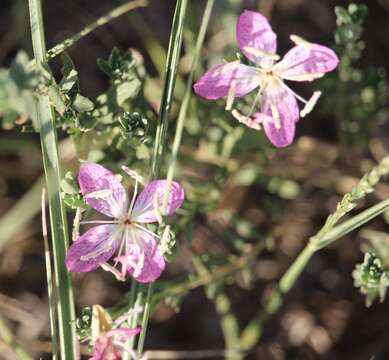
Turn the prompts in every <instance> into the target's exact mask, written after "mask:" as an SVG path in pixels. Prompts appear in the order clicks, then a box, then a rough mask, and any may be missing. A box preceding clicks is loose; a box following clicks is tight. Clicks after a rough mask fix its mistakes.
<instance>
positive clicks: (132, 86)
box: [116, 79, 141, 106]
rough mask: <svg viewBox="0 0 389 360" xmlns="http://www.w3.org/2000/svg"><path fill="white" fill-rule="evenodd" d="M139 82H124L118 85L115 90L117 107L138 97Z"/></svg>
mask: <svg viewBox="0 0 389 360" xmlns="http://www.w3.org/2000/svg"><path fill="white" fill-rule="evenodd" d="M140 87H141V82H140V81H139V80H138V79H133V80H132V81H126V82H123V83H122V84H120V85H118V86H117V88H116V101H117V104H118V105H119V106H122V105H123V104H124V103H125V102H126V101H127V100H130V99H133V98H135V97H136V95H138V92H139V89H140Z"/></svg>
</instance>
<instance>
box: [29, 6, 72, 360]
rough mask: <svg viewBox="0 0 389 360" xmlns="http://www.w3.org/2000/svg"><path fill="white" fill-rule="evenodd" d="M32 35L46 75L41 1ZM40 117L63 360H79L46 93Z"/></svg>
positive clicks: (51, 117)
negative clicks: (77, 357) (77, 359)
mask: <svg viewBox="0 0 389 360" xmlns="http://www.w3.org/2000/svg"><path fill="white" fill-rule="evenodd" d="M29 10H30V22H31V35H32V43H33V50H34V56H35V61H36V69H37V70H38V71H40V72H43V71H42V70H43V68H44V66H45V65H46V64H47V61H46V44H45V36H44V30H43V18H42V4H41V0H29ZM37 115H38V116H37V118H38V122H39V131H40V138H41V147H42V157H43V165H44V169H45V177H46V187H47V192H48V202H49V211H50V225H51V237H52V249H53V257H54V273H55V281H56V284H57V286H58V326H59V343H60V344H59V345H60V353H61V359H66V360H74V359H75V358H76V347H75V344H76V333H75V313H74V302H73V291H72V285H71V277H70V274H69V272H68V271H67V269H66V267H65V254H66V249H67V247H68V244H69V238H68V228H67V221H66V213H65V208H64V205H63V203H62V199H61V195H60V192H59V189H60V186H59V184H60V178H61V175H60V173H61V172H60V165H59V158H58V141H57V133H56V128H55V118H54V111H53V109H52V107H51V104H50V100H49V97H48V95H47V92H46V93H44V91H43V90H42V91H41V92H40V93H39V94H38V102H37Z"/></svg>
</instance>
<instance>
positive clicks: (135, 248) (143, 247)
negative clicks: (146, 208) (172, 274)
mask: <svg viewBox="0 0 389 360" xmlns="http://www.w3.org/2000/svg"><path fill="white" fill-rule="evenodd" d="M129 242H130V244H129V245H128V249H129V253H128V254H126V255H125V256H122V257H121V258H119V261H121V262H122V264H123V265H125V266H127V270H128V272H129V273H130V274H131V275H133V276H134V278H135V279H136V280H137V281H139V282H141V283H149V282H153V281H155V280H156V279H158V278H159V277H160V276H161V273H162V271H163V270H164V269H165V259H164V257H163V255H162V253H161V251H160V249H159V246H158V244H157V242H156V241H155V238H154V237H153V236H152V235H151V234H149V233H148V232H146V231H143V230H139V229H131V232H130V239H129ZM126 257H127V258H128V259H126ZM141 257H142V259H141ZM140 259H141V261H142V264H141V268H140V269H136V270H137V271H136V274H135V265H132V264H136V263H138V261H139V260H140ZM126 260H129V261H126Z"/></svg>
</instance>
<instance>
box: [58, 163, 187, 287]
mask: <svg viewBox="0 0 389 360" xmlns="http://www.w3.org/2000/svg"><path fill="white" fill-rule="evenodd" d="M126 172H127V174H128V175H130V176H131V177H132V178H133V179H134V181H135V186H134V193H133V195H132V198H131V200H130V199H129V198H128V195H127V193H126V190H125V189H124V187H123V185H122V184H121V183H120V182H119V180H118V178H117V177H115V175H114V174H113V173H111V172H110V171H109V170H107V169H105V168H104V167H103V166H101V165H98V164H85V165H82V166H81V168H80V173H79V176H78V181H79V185H80V190H81V193H82V195H83V197H84V199H85V201H86V202H87V203H88V205H89V206H91V207H92V208H94V209H95V210H96V211H98V212H100V213H102V214H104V215H106V216H109V217H111V218H112V220H96V221H86V222H84V223H89V224H94V225H96V226H94V227H92V228H91V229H89V230H88V231H87V232H86V233H84V234H83V235H82V236H80V238H79V239H77V240H76V241H75V242H74V243H73V244H72V246H71V247H70V248H69V250H68V252H67V255H66V266H67V267H68V269H69V271H72V272H88V271H92V270H95V269H96V268H98V267H99V266H102V267H103V268H104V269H105V270H108V271H111V272H112V273H113V274H114V275H115V276H116V277H117V278H118V279H119V280H122V281H124V280H125V279H126V274H127V273H129V274H131V275H132V277H133V278H134V279H136V280H137V281H139V282H144V283H147V282H152V281H155V280H156V279H157V278H158V277H159V276H160V275H161V273H162V271H163V270H164V268H165V260H164V257H163V254H162V252H161V250H160V247H159V245H158V243H157V238H158V235H157V234H155V233H153V232H152V231H151V230H149V229H148V228H147V224H150V223H155V222H158V221H159V222H161V221H162V216H166V215H172V214H174V213H175V211H176V210H177V209H178V208H179V207H180V206H181V205H182V203H183V201H184V190H183V188H182V187H181V185H180V184H178V183H177V182H173V183H172V186H171V188H170V191H169V195H168V205H167V208H166V212H162V210H161V209H162V202H163V197H164V193H165V190H166V181H165V180H154V181H152V182H150V183H149V184H147V185H146V186H145V188H144V189H143V190H142V192H140V194H139V195H138V187H139V185H140V184H142V183H143V182H144V181H143V179H142V178H141V177H140V176H139V175H138V174H136V173H135V172H133V171H130V170H129V169H126ZM81 224H82V223H81ZM115 253H116V256H115V257H114V261H115V264H114V265H113V266H111V265H109V264H108V263H107V261H108V260H109V259H111V258H112V257H113V256H114V254H115ZM118 264H120V266H121V271H118V270H117V269H116V267H117V265H118Z"/></svg>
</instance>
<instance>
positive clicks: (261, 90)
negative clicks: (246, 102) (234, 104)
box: [247, 86, 264, 117]
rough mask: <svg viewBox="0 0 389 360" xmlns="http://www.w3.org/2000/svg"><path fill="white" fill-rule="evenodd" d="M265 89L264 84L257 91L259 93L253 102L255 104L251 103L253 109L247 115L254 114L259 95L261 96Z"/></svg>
mask: <svg viewBox="0 0 389 360" xmlns="http://www.w3.org/2000/svg"><path fill="white" fill-rule="evenodd" d="M263 89H264V87H263V86H260V87H259V90H258V92H257V95H256V96H255V99H254V102H253V104H252V105H251V109H250V111H249V113H248V114H247V117H250V116H251V115H252V114H253V112H254V108H255V105H256V103H257V102H258V100H259V97H260V96H261V94H262V92H263Z"/></svg>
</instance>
